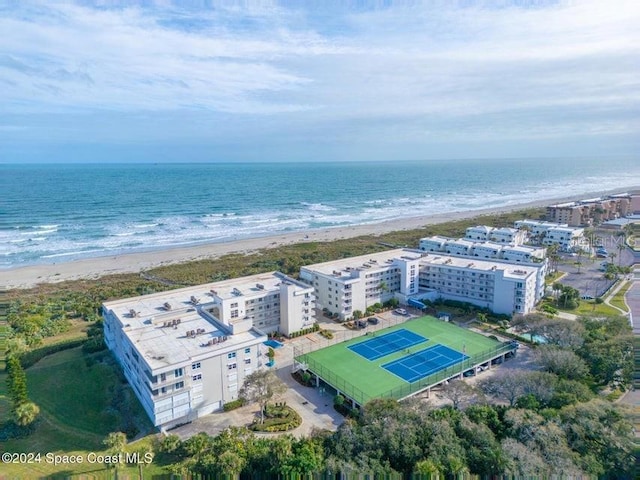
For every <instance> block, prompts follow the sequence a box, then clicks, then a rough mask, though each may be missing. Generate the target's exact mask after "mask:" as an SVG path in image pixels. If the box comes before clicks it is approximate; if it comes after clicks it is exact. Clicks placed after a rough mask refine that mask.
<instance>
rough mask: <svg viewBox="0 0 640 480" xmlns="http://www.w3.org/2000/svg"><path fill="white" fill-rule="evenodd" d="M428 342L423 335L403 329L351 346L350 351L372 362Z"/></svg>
mask: <svg viewBox="0 0 640 480" xmlns="http://www.w3.org/2000/svg"><path fill="white" fill-rule="evenodd" d="M428 340H429V339H428V338H425V337H423V336H422V335H418V334H417V333H414V332H411V331H409V330H407V329H406V328H402V329H400V330H396V331H394V332H390V333H385V334H384V335H378V336H375V337H374V338H372V339H370V340H365V341H364V342H360V343H356V344H355V345H350V346H349V350H351V351H353V352H356V353H357V354H358V355H361V356H363V357H364V358H366V359H367V360H369V361H372V360H377V359H378V358H381V357H386V356H387V355H389V354H390V353H393V352H397V351H399V350H404V349H405V348H409V347H413V346H414V345H417V344H419V343H422V342H426V341H428Z"/></svg>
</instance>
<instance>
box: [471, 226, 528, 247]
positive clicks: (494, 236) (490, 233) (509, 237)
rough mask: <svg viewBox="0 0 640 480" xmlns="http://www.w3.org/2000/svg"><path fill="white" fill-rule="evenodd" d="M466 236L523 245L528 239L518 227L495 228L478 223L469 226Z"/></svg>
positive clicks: (472, 238) (478, 239)
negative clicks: (474, 225)
mask: <svg viewBox="0 0 640 480" xmlns="http://www.w3.org/2000/svg"><path fill="white" fill-rule="evenodd" d="M464 238H465V239H467V240H472V241H480V242H486V241H491V242H495V243H500V244H509V245H522V244H523V243H524V242H525V240H526V234H525V232H523V231H522V230H518V229H517V228H508V227H503V228H494V227H488V226H486V225H478V226H476V227H469V228H467V230H466V233H465V236H464Z"/></svg>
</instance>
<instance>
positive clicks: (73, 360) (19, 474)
mask: <svg viewBox="0 0 640 480" xmlns="http://www.w3.org/2000/svg"><path fill="white" fill-rule="evenodd" d="M110 358H111V357H110V354H108V353H107V352H99V353H97V354H85V353H83V352H82V349H81V348H74V349H70V350H64V351H62V352H58V353H54V354H51V355H49V356H47V357H45V358H44V359H43V360H41V361H40V362H38V363H36V364H35V365H34V366H33V367H31V368H28V369H27V370H26V374H27V385H28V390H29V397H30V398H31V399H32V400H33V401H34V402H35V403H36V404H38V406H39V407H40V418H39V420H38V423H37V426H36V429H35V431H34V432H33V433H32V434H31V435H29V436H26V437H23V438H16V439H11V440H9V441H7V442H0V451H6V452H17V453H28V452H34V453H35V452H40V453H41V454H42V455H45V454H46V453H49V452H51V453H57V454H63V453H64V454H68V455H69V454H73V455H80V456H82V457H83V458H85V459H86V458H87V455H88V454H89V452H103V451H104V446H103V444H102V441H103V439H104V438H105V437H106V436H107V435H108V434H109V433H110V432H113V431H117V430H121V425H122V421H123V418H122V416H123V408H124V410H126V411H128V412H129V413H128V414H129V415H130V416H131V417H132V418H135V419H136V422H137V424H138V425H139V426H140V427H141V428H142V429H145V428H146V429H149V430H150V429H151V425H150V422H149V420H148V419H147V417H146V414H145V413H144V412H143V410H142V407H141V406H140V405H139V404H138V402H137V400H136V399H135V397H134V396H133V394H132V392H131V390H130V388H129V387H128V386H126V385H123V383H122V380H121V378H120V376H119V375H118V373H117V367H116V366H115V365H113V364H112V362H111V360H110ZM116 404H117V405H116ZM123 405H124V407H123ZM9 410H10V404H9V401H8V398H7V397H6V374H5V373H4V372H3V373H1V374H0V423H2V422H5V421H7V420H8V419H9ZM144 441H145V442H146V443H148V442H149V441H150V439H145V440H144ZM138 446H139V444H137V443H136V444H131V445H129V447H128V450H132V449H135V448H137V447H138ZM0 471H1V472H2V474H5V475H7V477H6V478H34V477H44V476H50V475H54V474H56V475H61V476H67V475H74V474H80V473H91V474H92V475H95V476H96V477H97V478H110V477H111V476H112V475H113V470H111V471H107V470H105V468H104V466H103V465H102V464H98V465H96V464H91V463H88V462H84V463H82V464H80V465H71V464H68V465H58V466H54V465H51V464H48V463H46V462H44V461H43V462H41V463H38V464H31V465H18V464H9V465H2V467H1V468H0ZM137 471H138V470H137V468H136V467H127V468H122V469H121V470H120V473H121V474H124V473H125V472H126V473H128V474H129V475H131V476H132V477H133V476H134V475H137ZM145 472H146V473H145V475H151V474H154V475H157V474H160V473H163V470H162V468H161V466H158V465H151V466H149V467H145ZM0 477H2V475H0ZM130 478H131V477H130Z"/></svg>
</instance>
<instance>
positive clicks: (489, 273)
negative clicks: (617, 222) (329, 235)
mask: <svg viewBox="0 0 640 480" xmlns="http://www.w3.org/2000/svg"><path fill="white" fill-rule="evenodd" d="M471 243H473V242H471ZM545 271H546V263H545V262H542V263H530V264H527V265H514V264H512V263H508V262H505V261H501V260H480V259H477V258H466V257H461V256H454V255H445V254H441V253H433V254H429V253H424V252H420V251H417V250H411V249H396V250H389V251H386V252H380V253H375V254H370V255H363V256H359V257H352V258H346V259H342V260H336V261H333V262H325V263H320V264H316V265H309V266H305V267H302V268H301V270H300V279H301V280H304V281H305V282H306V283H309V284H310V285H312V286H313V287H314V289H315V296H316V303H317V306H318V308H327V309H328V310H329V311H331V312H336V313H338V314H339V316H340V318H343V319H344V318H349V317H351V316H352V315H353V312H354V311H355V310H360V311H363V312H364V311H365V310H366V308H367V307H368V306H371V305H373V304H374V303H378V302H385V301H387V300H389V299H391V298H394V297H395V298H398V299H399V300H400V301H401V302H403V303H407V302H408V301H409V299H416V300H419V299H429V300H436V299H438V298H444V299H453V300H460V301H464V302H469V303H473V304H475V305H478V306H481V307H486V308H489V309H490V310H492V311H494V312H496V313H506V314H511V313H514V312H517V313H529V312H530V311H531V310H532V309H533V307H534V306H535V304H536V302H537V301H538V300H540V299H541V298H542V296H543V295H544V272H545ZM416 277H417V278H416Z"/></svg>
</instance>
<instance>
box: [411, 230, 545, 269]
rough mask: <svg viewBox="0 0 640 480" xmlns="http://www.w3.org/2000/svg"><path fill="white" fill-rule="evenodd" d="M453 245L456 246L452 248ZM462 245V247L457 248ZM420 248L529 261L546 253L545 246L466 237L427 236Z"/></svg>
mask: <svg viewBox="0 0 640 480" xmlns="http://www.w3.org/2000/svg"><path fill="white" fill-rule="evenodd" d="M451 245H453V246H454V247H453V248H451ZM458 245H460V247H458V248H455V247H456V246H458ZM419 248H420V250H422V251H423V252H440V253H447V254H452V255H461V256H466V257H479V258H492V259H502V260H506V261H509V262H516V263H529V262H542V261H543V260H544V258H545V255H546V249H545V248H543V247H534V246H528V245H512V244H506V245H505V244H501V243H497V242H488V241H477V242H470V241H469V240H466V239H460V240H454V239H452V238H446V237H439V236H433V237H425V238H421V239H420V243H419Z"/></svg>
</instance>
